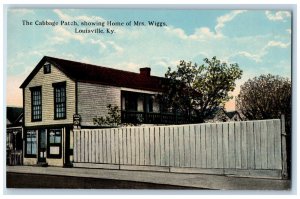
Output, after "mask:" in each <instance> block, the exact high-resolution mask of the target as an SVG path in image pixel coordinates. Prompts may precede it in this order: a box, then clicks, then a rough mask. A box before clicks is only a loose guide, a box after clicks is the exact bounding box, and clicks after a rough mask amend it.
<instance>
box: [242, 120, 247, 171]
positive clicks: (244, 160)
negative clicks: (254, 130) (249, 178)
mask: <svg viewBox="0 0 300 199" xmlns="http://www.w3.org/2000/svg"><path fill="white" fill-rule="evenodd" d="M241 135H242V169H247V168H248V154H247V153H248V152H247V126H246V122H243V123H241Z"/></svg>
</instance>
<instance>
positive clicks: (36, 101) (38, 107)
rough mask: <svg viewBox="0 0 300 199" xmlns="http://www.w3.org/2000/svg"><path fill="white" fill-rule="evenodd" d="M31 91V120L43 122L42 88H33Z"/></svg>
mask: <svg viewBox="0 0 300 199" xmlns="http://www.w3.org/2000/svg"><path fill="white" fill-rule="evenodd" d="M30 90H31V120H32V121H33V122H34V121H41V120H42V87H41V86H38V87H32V88H30Z"/></svg>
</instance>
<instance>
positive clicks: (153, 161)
mask: <svg viewBox="0 0 300 199" xmlns="http://www.w3.org/2000/svg"><path fill="white" fill-rule="evenodd" d="M281 125H282V124H281V121H280V120H279V119H273V120H258V121H242V122H225V123H204V124H190V125H172V126H147V127H126V128H111V129H81V130H74V167H91V168H106V169H127V170H156V171H165V172H184V173H210V174H223V175H237V176H254V177H255V176H259V177H271V178H282V173H283V167H284V165H283V161H282V159H283V158H282V154H283V151H282V139H281V134H282V133H281V129H283V128H282V126H281Z"/></svg>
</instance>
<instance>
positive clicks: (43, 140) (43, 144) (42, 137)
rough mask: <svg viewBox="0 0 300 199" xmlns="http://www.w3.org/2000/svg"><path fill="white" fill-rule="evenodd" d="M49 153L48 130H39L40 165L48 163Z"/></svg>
mask: <svg viewBox="0 0 300 199" xmlns="http://www.w3.org/2000/svg"><path fill="white" fill-rule="evenodd" d="M46 151H47V131H46V129H41V130H39V136H38V163H45V162H46Z"/></svg>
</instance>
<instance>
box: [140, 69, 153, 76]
mask: <svg viewBox="0 0 300 199" xmlns="http://www.w3.org/2000/svg"><path fill="white" fill-rule="evenodd" d="M150 72H151V68H148V67H146V68H140V75H142V76H145V77H150Z"/></svg>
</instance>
